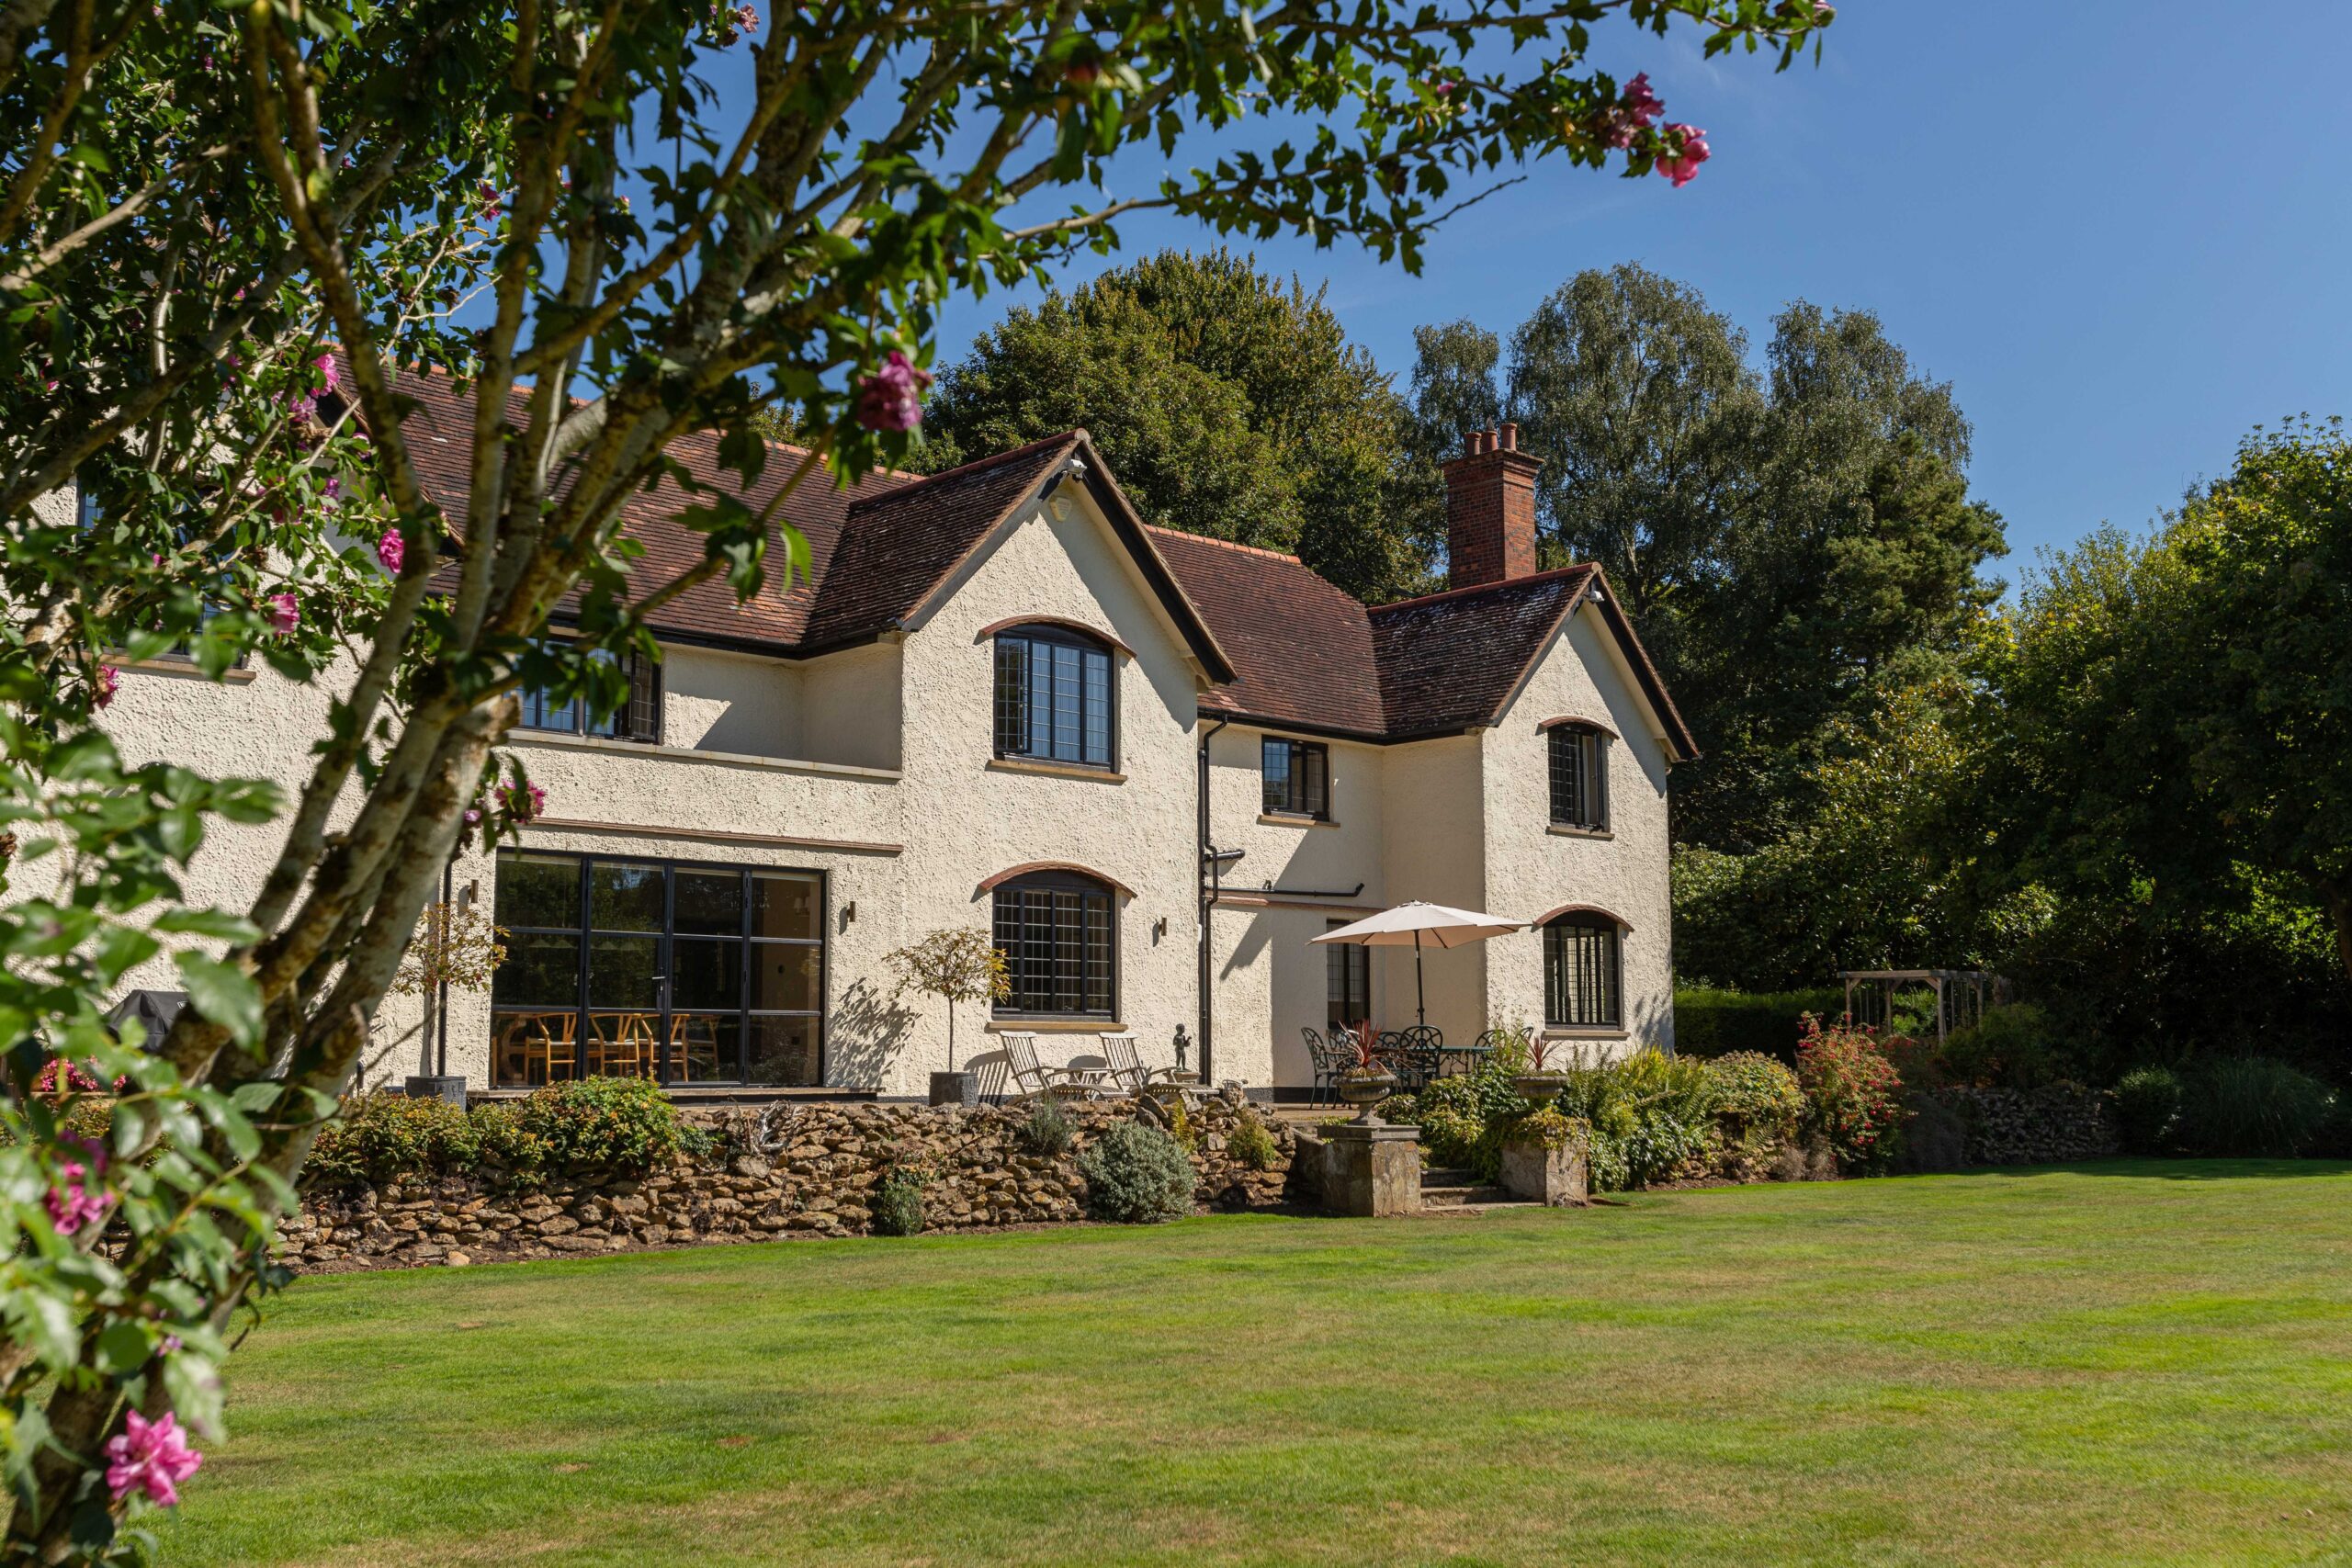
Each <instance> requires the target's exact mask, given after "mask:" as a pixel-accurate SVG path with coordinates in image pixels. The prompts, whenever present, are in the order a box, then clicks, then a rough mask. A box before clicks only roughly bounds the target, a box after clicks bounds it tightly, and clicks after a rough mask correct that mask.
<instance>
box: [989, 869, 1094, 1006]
mask: <svg viewBox="0 0 2352 1568" xmlns="http://www.w3.org/2000/svg"><path fill="white" fill-rule="evenodd" d="M995 914H996V920H995V937H996V946H997V950H998V951H999V952H1001V953H1003V954H1004V964H1005V968H1006V969H1007V970H1008V971H1009V972H1010V974H1011V977H1012V992H1011V994H1010V995H1008V996H1007V997H1005V998H1004V999H1003V1000H1002V1001H1000V1002H998V1003H997V1004H996V1012H997V1016H999V1017H1000V1018H1005V1017H1015V1018H1019V1017H1047V1018H1110V1017H1112V1016H1113V1015H1114V1014H1115V1013H1116V1012H1117V1010H1118V994H1119V987H1118V976H1117V974H1116V959H1115V944H1114V942H1113V933H1114V904H1113V902H1112V893H1111V889H1110V888H1108V887H1106V886H1103V884H1102V883H1100V882H1097V881H1095V880H1094V879H1093V878H1091V877H1087V876H1080V875H1079V874H1077V873H1075V872H1067V871H1041V872H1033V873H1031V874H1028V875H1026V876H1023V877H1022V878H1020V879H1019V880H1017V881H1013V882H1007V883H1004V884H1002V885H1001V886H999V887H998V888H997V889H996V910H995Z"/></svg>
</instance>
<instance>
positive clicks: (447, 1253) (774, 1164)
mask: <svg viewBox="0 0 2352 1568" xmlns="http://www.w3.org/2000/svg"><path fill="white" fill-rule="evenodd" d="M1064 1109H1065V1110H1066V1111H1067V1113H1068V1115H1069V1120H1070V1123H1071V1127H1072V1131H1073V1133H1074V1134H1075V1137H1074V1142H1073V1145H1072V1146H1071V1147H1070V1148H1069V1150H1067V1151H1066V1152H1063V1153H1061V1154H1057V1155H1041V1154H1032V1153H1030V1152H1028V1151H1027V1149H1026V1147H1025V1145H1024V1144H1023V1140H1022V1138H1021V1128H1022V1125H1023V1122H1026V1121H1027V1120H1028V1115H1029V1112H1028V1109H1027V1108H1026V1107H1025V1106H1014V1107H1005V1108H990V1107H984V1108H982V1109H979V1110H974V1111H966V1110H963V1109H961V1108H956V1107H943V1108H937V1109H933V1108H931V1107H925V1106H915V1105H876V1104H848V1105H840V1104H815V1105H800V1106H789V1107H786V1106H779V1107H775V1108H773V1109H771V1110H769V1111H764V1112H763V1111H757V1110H752V1109H741V1110H732V1111H719V1112H708V1111H691V1112H687V1113H685V1119H686V1120H688V1121H689V1122H695V1123H698V1124H700V1125H702V1126H705V1127H707V1128H708V1129H709V1130H710V1131H711V1132H712V1133H714V1134H717V1136H718V1146H717V1149H716V1150H715V1151H714V1152H713V1153H712V1154H711V1155H709V1156H705V1157H703V1158H700V1159H689V1158H684V1157H681V1158H679V1159H677V1160H675V1161H673V1163H671V1164H669V1165H667V1166H664V1167H662V1168H658V1169H655V1170H652V1171H649V1172H643V1173H639V1174H633V1175H631V1174H620V1173H596V1172H576V1173H572V1174H571V1175H570V1176H567V1177H560V1178H557V1179H551V1180H548V1181H546V1182H545V1183H543V1184H541V1185H539V1186H537V1187H535V1188H529V1189H525V1190H517V1189H515V1187H514V1186H513V1185H512V1184H511V1183H509V1182H506V1181H504V1180H503V1179H501V1177H500V1175H499V1173H497V1172H495V1171H487V1172H481V1173H476V1174H468V1175H462V1176H418V1177H411V1178H407V1179H398V1180H394V1181H391V1182H388V1183H386V1184H385V1185H383V1186H382V1187H380V1188H377V1187H363V1188H360V1189H358V1190H347V1191H340V1192H315V1193H311V1194H310V1195H308V1196H306V1197H305V1199H304V1200H303V1203H302V1209H301V1213H300V1214H298V1215H296V1216H295V1217H294V1218H293V1219H291V1220H289V1221H288V1223H287V1224H286V1225H285V1226H283V1227H282V1231H281V1238H282V1239H281V1257H282V1260H283V1261H284V1262H285V1263H286V1264H287V1265H288V1267H290V1268H292V1269H296V1270H297V1271H298V1272H308V1271H325V1270H342V1269H386V1268H411V1267H419V1266H424V1265H434V1264H444V1265H463V1264H469V1263H487V1262H505V1261H511V1260H514V1259H518V1258H555V1257H560V1256H567V1255H576V1254H585V1253H599V1252H622V1251H629V1250H634V1249H639V1248H644V1247H686V1246H699V1245H707V1244H713V1243H721V1244H723V1243H729V1242H745V1241H771V1240H777V1239H781V1238H785V1237H791V1236H847V1235H866V1234H868V1232H869V1231H870V1230H871V1228H872V1223H873V1211H872V1209H871V1207H870V1206H869V1205H870V1202H871V1199H872V1195H873V1192H874V1190H875V1187H876V1184H877V1183H879V1182H880V1180H881V1179H882V1175H883V1173H884V1172H885V1171H886V1170H888V1169H890V1168H892V1167H894V1166H895V1167H901V1168H912V1169H917V1170H920V1171H922V1173H923V1175H924V1178H925V1180H924V1190H923V1209H924V1229H925V1231H926V1232H927V1233H928V1232H936V1231H965V1230H988V1229H995V1228H1001V1227H1003V1226H1007V1225H1023V1224H1058V1223H1066V1222H1069V1221H1075V1220H1080V1219H1083V1218H1085V1215H1086V1183H1085V1180H1084V1179H1083V1178H1082V1177H1080V1175H1079V1172H1078V1156H1079V1155H1080V1153H1081V1152H1083V1150H1084V1149H1085V1147H1086V1145H1088V1144H1089V1143H1090V1142H1091V1140H1092V1139H1093V1138H1095V1137H1097V1136H1099V1135H1100V1134H1102V1132H1103V1130H1104V1129H1105V1128H1107V1127H1109V1126H1110V1125H1111V1124H1112V1123H1113V1122H1115V1121H1121V1120H1125V1119H1126V1118H1129V1117H1132V1116H1134V1115H1136V1113H1137V1111H1136V1107H1135V1105H1133V1104H1132V1103H1126V1102H1116V1101H1106V1102H1101V1103H1078V1104H1072V1105H1069V1106H1066V1107H1065V1108H1064ZM1145 1113H1146V1114H1150V1113H1151V1112H1150V1111H1146V1112H1145ZM1242 1114H1243V1111H1242V1110H1241V1108H1240V1107H1238V1106H1237V1105H1234V1104H1232V1103H1229V1102H1227V1101H1226V1100H1210V1101H1209V1102H1208V1103H1206V1104H1205V1105H1195V1106H1193V1107H1192V1108H1191V1109H1190V1111H1189V1113H1188V1120H1189V1122H1190V1123H1191V1126H1190V1128H1189V1131H1190V1133H1191V1135H1192V1137H1193V1151H1192V1156H1193V1170H1194V1172H1195V1173H1196V1175H1197V1178H1198V1179H1197V1181H1196V1182H1195V1185H1194V1188H1193V1200H1194V1201H1195V1202H1196V1203H1197V1204H1198V1205H1200V1206H1201V1207H1203V1208H1204V1209H1209V1208H1214V1209H1227V1210H1238V1209H1255V1208H1271V1207H1276V1206H1279V1205H1281V1204H1283V1202H1284V1201H1286V1198H1285V1193H1286V1188H1287V1186H1288V1183H1289V1173H1290V1167H1291V1159H1292V1156H1293V1155H1294V1154H1295V1152H1296V1149H1297V1146H1298V1145H1297V1135H1296V1134H1295V1131H1294V1130H1293V1129H1291V1128H1290V1127H1288V1126H1286V1125H1284V1124H1283V1123H1281V1122H1276V1121H1274V1120H1272V1118H1270V1117H1262V1116H1261V1124H1262V1125H1263V1126H1264V1127H1265V1129H1266V1131H1267V1133H1268V1134H1269V1135H1270V1137H1271V1138H1272V1143H1273V1147H1274V1158H1273V1160H1272V1162H1271V1163H1270V1166H1269V1168H1267V1169H1265V1170H1256V1169H1252V1168H1250V1167H1249V1166H1247V1165H1245V1164H1243V1163H1242V1162H1241V1161H1240V1160H1239V1159H1238V1158H1236V1157H1235V1156H1233V1154H1232V1153H1231V1152H1230V1149H1229V1146H1228V1145H1229V1140H1230V1139H1231V1136H1232V1134H1233V1132H1234V1129H1235V1128H1236V1127H1237V1126H1238V1124H1239V1119H1240V1117H1241V1116H1242Z"/></svg>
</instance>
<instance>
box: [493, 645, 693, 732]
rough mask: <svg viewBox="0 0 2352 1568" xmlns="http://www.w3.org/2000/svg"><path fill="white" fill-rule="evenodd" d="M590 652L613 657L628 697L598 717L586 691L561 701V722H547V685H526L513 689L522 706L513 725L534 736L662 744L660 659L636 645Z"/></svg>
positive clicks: (602, 656) (594, 655) (603, 656)
mask: <svg viewBox="0 0 2352 1568" xmlns="http://www.w3.org/2000/svg"><path fill="white" fill-rule="evenodd" d="M590 652H591V656H592V657H598V658H608V659H613V660H616V662H618V663H619V665H620V667H621V669H622V670H623V671H625V672H626V673H627V674H628V701H627V702H625V703H623V704H622V705H620V706H619V707H618V708H616V709H615V710H614V711H613V712H611V713H609V714H607V715H605V716H604V717H603V718H596V717H594V716H592V715H591V714H590V713H589V711H588V699H587V697H586V696H585V695H577V696H573V697H571V698H570V699H569V700H567V701H566V702H564V703H563V704H562V705H561V709H560V711H561V712H562V713H563V715H564V717H565V722H563V723H560V724H557V723H551V722H549V718H550V715H549V712H548V706H549V700H548V694H547V692H546V690H545V688H541V687H530V686H525V687H522V688H520V689H518V690H517V691H516V693H515V698H516V700H517V702H518V703H519V704H520V707H519V710H518V712H517V716H516V717H515V728H516V729H525V730H529V731H530V732H531V733H533V734H535V735H576V736H582V737H584V738H586V739H592V740H627V741H628V742H630V743H631V744H633V745H639V746H659V745H661V744H662V660H659V659H647V658H646V657H645V656H644V655H643V654H642V653H640V652H639V651H638V650H637V649H628V651H627V652H625V653H621V654H614V653H612V652H610V651H609V650H607V649H591V650H590Z"/></svg>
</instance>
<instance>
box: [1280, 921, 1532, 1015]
mask: <svg viewBox="0 0 2352 1568" xmlns="http://www.w3.org/2000/svg"><path fill="white" fill-rule="evenodd" d="M1526 927H1527V922H1526V921H1525V920H1510V919H1504V918H1503V917H1502V916H1500V915H1482V914H1479V913H1478V912H1477V911H1476V910H1475V909H1453V908H1447V907H1446V906H1445V905H1443V904H1424V903H1422V902H1421V901H1420V900H1419V899H1418V898H1417V899H1414V900H1413V901H1411V902H1410V903H1405V904H1399V905H1397V907H1396V908H1393V909H1383V910H1381V911H1380V913H1378V914H1376V915H1366V916H1365V917H1364V918H1363V919H1361V920H1358V921H1356V922H1355V923H1354V924H1353V925H1349V926H1341V927H1340V929H1339V930H1338V931H1325V932H1324V933H1323V934H1322V935H1321V936H1317V937H1309V938H1308V939H1307V941H1308V942H1349V943H1351V944H1352V945H1354V946H1357V947H1409V948H1411V949H1412V950H1413V1015H1414V1017H1416V1018H1417V1019H1419V1021H1421V1022H1423V1023H1427V1022H1428V1021H1430V1011H1429V997H1428V994H1427V992H1426V991H1425V990H1424V988H1423V987H1422V985H1421V949H1422V948H1423V947H1424V946H1429V947H1466V946H1468V945H1469V944H1470V943H1471V942H1484V941H1486V940H1487V938H1488V937H1490V936H1507V935H1509V934H1510V932H1512V931H1523V930H1525V929H1526Z"/></svg>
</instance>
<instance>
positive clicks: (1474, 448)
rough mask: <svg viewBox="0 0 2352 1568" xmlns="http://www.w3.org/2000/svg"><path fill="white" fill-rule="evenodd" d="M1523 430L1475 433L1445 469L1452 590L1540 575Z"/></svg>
mask: <svg viewBox="0 0 2352 1568" xmlns="http://www.w3.org/2000/svg"><path fill="white" fill-rule="evenodd" d="M1543 466H1544V459H1543V458H1541V457H1529V456H1527V454H1525V453H1524V452H1521V450H1520V449H1519V426H1517V425H1515V424H1506V425H1504V426H1503V427H1502V428H1500V429H1499V430H1474V431H1471V432H1470V433H1469V434H1468V435H1467V437H1466V438H1465V439H1464V444H1463V452H1462V456H1461V457H1455V458H1453V459H1452V460H1451V461H1449V462H1448V463H1447V464H1446V465H1445V558H1446V585H1447V586H1448V587H1451V588H1475V587H1476V586H1477V585H1479V584H1480V583H1485V582H1503V581H1509V580H1510V579H1511V578H1514V577H1526V576H1528V575H1529V574H1530V573H1532V572H1533V571H1534V570H1535V470H1536V469H1538V468H1542V467H1543Z"/></svg>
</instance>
